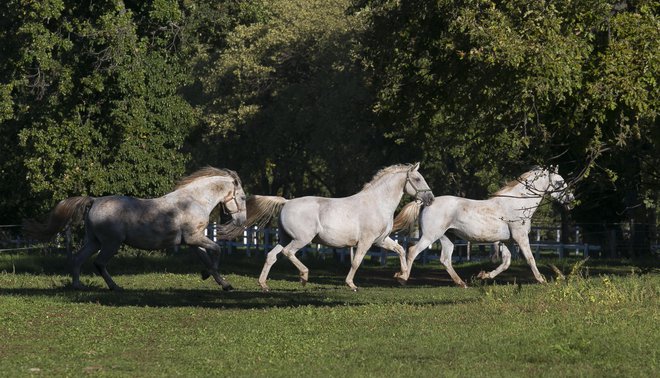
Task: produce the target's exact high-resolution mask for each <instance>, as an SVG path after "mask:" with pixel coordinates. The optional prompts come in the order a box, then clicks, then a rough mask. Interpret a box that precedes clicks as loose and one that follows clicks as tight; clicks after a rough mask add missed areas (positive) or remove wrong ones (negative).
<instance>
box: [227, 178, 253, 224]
mask: <svg viewBox="0 0 660 378" xmlns="http://www.w3.org/2000/svg"><path fill="white" fill-rule="evenodd" d="M245 200H246V196H245V192H244V191H243V186H242V185H241V182H240V180H239V179H238V176H236V177H234V179H233V180H232V183H231V185H228V191H227V195H226V196H225V197H224V198H223V200H222V203H223V209H224V212H225V214H227V215H230V216H231V220H232V223H233V224H234V225H235V226H241V227H242V226H243V225H244V224H245V221H246V219H247V213H246V208H247V207H246V205H245Z"/></svg>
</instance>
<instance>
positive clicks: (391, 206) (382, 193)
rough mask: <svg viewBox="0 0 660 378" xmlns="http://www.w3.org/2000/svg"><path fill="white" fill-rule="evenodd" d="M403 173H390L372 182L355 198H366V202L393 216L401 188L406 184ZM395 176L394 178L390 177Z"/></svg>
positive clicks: (399, 198)
mask: <svg viewBox="0 0 660 378" xmlns="http://www.w3.org/2000/svg"><path fill="white" fill-rule="evenodd" d="M405 173H406V172H405V171H402V172H396V173H392V174H389V175H386V176H383V177H381V178H380V179H378V181H376V182H373V183H371V184H370V185H369V187H368V188H366V189H364V190H362V191H361V192H359V193H357V194H356V196H359V197H362V198H366V199H367V201H371V202H376V203H378V204H380V206H379V207H380V208H381V209H383V210H384V211H385V212H390V210H391V213H392V214H393V213H394V211H395V210H396V207H397V206H398V205H399V202H401V197H403V188H404V186H405V182H406V176H405ZM392 176H395V177H392Z"/></svg>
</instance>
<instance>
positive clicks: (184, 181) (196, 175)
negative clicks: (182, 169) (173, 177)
mask: <svg viewBox="0 0 660 378" xmlns="http://www.w3.org/2000/svg"><path fill="white" fill-rule="evenodd" d="M214 176H224V177H231V178H233V179H235V180H236V181H238V183H239V185H240V183H241V179H240V178H239V177H238V174H237V173H236V172H234V171H232V170H231V169H227V168H222V169H221V168H215V167H211V166H206V167H204V168H201V169H198V170H197V171H195V172H193V173H191V174H189V175H188V176H185V177H183V178H181V179H179V181H177V183H176V186H175V187H174V190H177V189H181V188H182V187H184V186H186V185H188V184H190V183H192V182H194V181H197V180H199V179H201V178H204V177H214Z"/></svg>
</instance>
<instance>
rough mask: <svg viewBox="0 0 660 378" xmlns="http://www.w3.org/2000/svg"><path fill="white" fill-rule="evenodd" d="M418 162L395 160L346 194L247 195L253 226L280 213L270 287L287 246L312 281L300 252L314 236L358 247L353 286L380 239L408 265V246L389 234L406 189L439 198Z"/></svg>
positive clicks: (422, 196)
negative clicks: (362, 185)
mask: <svg viewBox="0 0 660 378" xmlns="http://www.w3.org/2000/svg"><path fill="white" fill-rule="evenodd" d="M418 169H419V163H417V164H415V165H409V164H405V165H393V166H390V167H387V168H384V169H382V170H380V171H379V172H378V173H376V175H375V176H374V177H373V178H372V180H371V181H370V182H369V183H367V184H366V185H364V187H363V188H362V191H360V192H359V193H357V194H354V195H352V196H350V197H345V198H323V197H301V198H296V199H292V200H287V199H285V198H282V197H276V196H251V197H250V198H248V201H247V207H248V211H247V215H248V220H247V223H246V224H247V226H250V225H252V224H255V223H258V224H260V225H264V224H265V223H267V222H268V221H269V220H270V219H271V218H272V217H273V216H274V215H275V214H278V213H279V244H277V245H276V246H275V247H274V248H273V249H272V250H271V251H270V252H268V256H267V257H266V262H265V264H264V267H263V270H262V271H261V275H260V276H259V285H260V286H261V288H262V289H263V290H265V291H267V290H269V288H268V285H266V280H267V278H268V272H269V271H270V268H271V267H272V266H273V264H274V263H275V261H276V260H277V255H278V254H279V253H280V252H282V253H284V255H285V256H287V257H288V258H289V260H291V262H292V263H293V264H294V265H295V266H296V267H297V268H298V270H299V271H300V281H301V282H302V284H303V285H304V284H305V283H306V282H307V279H308V274H309V270H308V269H307V267H306V266H305V265H303V263H302V262H300V260H298V258H297V257H296V255H295V253H296V251H298V250H299V249H300V248H302V247H304V246H305V245H307V244H309V243H310V242H315V243H321V244H325V245H328V246H331V247H335V248H345V247H350V248H352V247H356V251H355V257H354V258H352V259H351V269H350V271H349V272H348V275H347V276H346V284H347V285H348V286H349V287H350V288H351V289H353V290H357V286H355V284H354V283H353V277H354V276H355V272H356V271H357V269H358V267H359V266H360V264H361V262H362V259H363V258H364V256H365V254H366V253H367V251H368V250H369V248H370V247H371V246H372V245H373V244H375V245H377V246H379V247H383V248H385V249H389V250H391V251H395V252H397V253H398V254H399V258H400V262H401V272H399V273H397V274H396V275H395V277H398V275H400V274H403V273H404V272H406V271H407V269H406V258H405V250H404V249H403V247H401V246H400V245H399V244H398V243H397V242H395V241H394V240H392V239H391V238H390V237H389V235H390V231H391V230H392V217H393V215H394V212H395V210H396V207H397V206H398V204H399V202H400V201H401V197H402V196H403V194H404V193H408V194H409V195H411V196H414V197H415V198H417V199H418V200H420V201H423V202H424V204H426V205H429V204H431V202H433V198H434V197H433V193H432V192H431V189H430V188H429V186H428V184H427V183H426V180H424V177H422V175H421V174H420V173H419V172H418Z"/></svg>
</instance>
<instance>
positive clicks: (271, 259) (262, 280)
mask: <svg viewBox="0 0 660 378" xmlns="http://www.w3.org/2000/svg"><path fill="white" fill-rule="evenodd" d="M282 249H283V248H282V245H281V244H278V245H276V246H275V247H273V249H271V250H270V252H268V254H267V255H266V261H265V262H264V267H263V268H262V269H261V275H259V286H261V290H263V291H270V288H269V287H268V285H267V284H266V280H267V279H268V272H270V268H271V267H272V266H273V264H275V262H276V261H277V254H278V253H280V252H282Z"/></svg>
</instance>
